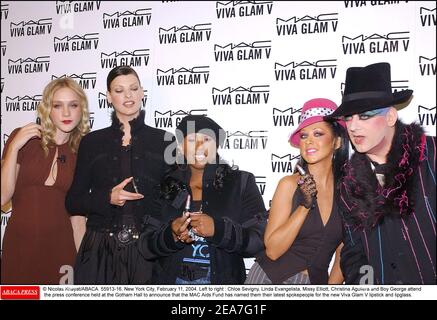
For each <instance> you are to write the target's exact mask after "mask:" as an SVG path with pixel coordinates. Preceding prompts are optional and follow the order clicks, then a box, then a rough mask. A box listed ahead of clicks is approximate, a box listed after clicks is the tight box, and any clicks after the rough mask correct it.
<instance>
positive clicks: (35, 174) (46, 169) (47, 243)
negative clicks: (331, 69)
mask: <svg viewBox="0 0 437 320" xmlns="http://www.w3.org/2000/svg"><path fill="white" fill-rule="evenodd" d="M38 118H39V119H40V120H41V123H40V124H37V123H29V124H27V125H26V126H24V127H22V128H17V129H15V130H14V131H13V132H12V133H11V136H10V137H9V139H8V141H7V143H6V145H5V148H4V150H3V157H2V164H1V205H2V206H3V205H4V204H6V203H8V202H9V201H10V200H12V208H13V209H12V210H13V212H12V215H11V218H10V219H9V222H8V225H7V228H6V232H5V236H4V240H3V253H2V261H1V270H2V271H1V281H2V284H59V283H60V279H61V277H63V275H64V273H65V270H68V267H67V269H66V267H63V266H73V264H74V260H75V256H76V252H77V249H78V247H79V244H80V242H81V239H82V237H83V234H84V232H85V217H82V216H72V217H70V216H69V215H68V213H67V211H66V209H65V205H64V202H65V195H66V193H67V191H68V188H69V187H70V184H71V182H72V179H73V173H74V168H75V165H76V153H77V149H78V147H79V142H80V140H81V138H82V137H83V136H84V135H85V134H87V133H88V132H89V114H88V101H87V98H86V96H85V93H84V91H83V90H82V88H81V87H80V86H79V85H78V84H77V82H75V81H74V80H72V79H69V78H61V79H56V80H53V81H51V82H50V83H49V84H48V85H47V86H46V87H45V89H44V92H43V97H42V101H41V103H40V104H39V106H38Z"/></svg>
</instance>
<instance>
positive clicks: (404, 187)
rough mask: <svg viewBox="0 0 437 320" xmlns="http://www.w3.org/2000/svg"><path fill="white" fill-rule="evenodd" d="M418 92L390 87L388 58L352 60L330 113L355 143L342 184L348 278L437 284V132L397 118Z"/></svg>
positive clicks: (344, 268) (343, 265)
mask: <svg viewBox="0 0 437 320" xmlns="http://www.w3.org/2000/svg"><path fill="white" fill-rule="evenodd" d="M412 93H413V92H412V90H404V91H400V92H394V93H392V88H391V76H390V64H388V63H376V64H372V65H369V66H366V67H363V68H359V67H353V68H349V69H348V70H347V72H346V83H345V90H344V96H343V99H342V103H341V105H340V107H339V108H338V109H337V110H336V111H335V112H334V113H332V114H331V115H330V116H329V118H332V117H334V118H337V119H341V120H343V121H345V122H346V125H347V129H348V133H349V137H350V140H351V142H352V145H353V147H354V149H355V151H356V152H355V154H354V155H353V156H352V157H351V159H350V161H349V162H348V164H347V165H346V168H345V176H344V177H343V179H342V182H341V184H340V201H339V203H340V204H341V205H342V214H343V218H344V227H345V238H344V247H343V250H342V253H341V268H342V272H343V274H344V277H345V282H346V283H347V284H404V285H407V284H436V218H435V212H436V189H435V187H436V182H435V152H436V148H435V137H429V136H426V135H425V134H424V131H423V129H422V128H421V127H420V126H419V125H418V124H415V123H412V124H408V125H407V124H404V123H402V122H401V121H400V120H399V119H398V112H397V110H399V109H401V108H403V107H405V106H406V105H407V104H408V103H409V102H410V101H411V98H412Z"/></svg>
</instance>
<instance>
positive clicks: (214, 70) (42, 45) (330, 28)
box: [1, 1, 436, 234]
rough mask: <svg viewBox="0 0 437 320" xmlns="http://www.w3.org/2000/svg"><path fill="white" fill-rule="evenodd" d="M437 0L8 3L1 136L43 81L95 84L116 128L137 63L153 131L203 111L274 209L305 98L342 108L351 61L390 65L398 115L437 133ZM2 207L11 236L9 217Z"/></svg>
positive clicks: (33, 102)
mask: <svg viewBox="0 0 437 320" xmlns="http://www.w3.org/2000/svg"><path fill="white" fill-rule="evenodd" d="M435 8H436V3H435V2H434V1H433V2H426V1H417V2H416V1H336V2H334V1H332V2H304V1H293V2H286V1H280V2H275V1H208V2H189V1H188V2H185V1H156V2H149V1H132V2H130V1H120V2H117V1H108V2H106V1H51V2H48V1H47V2H44V1H37V2H12V1H11V2H7V1H2V2H1V26H2V31H1V117H2V118H1V135H2V143H1V146H2V148H3V146H4V143H5V141H6V140H7V138H8V135H9V134H10V132H11V131H12V130H13V129H14V128H16V127H19V126H22V125H25V124H27V123H28V122H30V121H34V119H35V110H36V107H37V105H38V102H39V100H40V99H41V94H42V90H43V88H44V86H45V85H46V84H47V83H48V82H49V81H50V80H51V79H55V78H57V77H63V76H70V77H73V78H74V79H76V80H77V81H78V82H79V83H80V85H81V86H82V87H83V88H84V89H85V92H86V93H87V95H88V98H89V102H90V111H91V120H90V122H91V126H92V130H96V129H99V128H103V127H106V126H108V125H109V123H110V117H109V115H110V112H111V109H110V107H109V106H108V103H107V101H106V99H105V97H106V76H107V74H108V72H109V71H110V70H111V69H112V68H113V67H115V66H117V65H122V64H126V65H130V66H132V67H134V68H135V69H136V70H137V72H138V74H139V75H140V78H141V82H142V85H143V87H144V91H145V97H144V101H143V103H144V105H145V108H146V112H147V113H146V122H147V124H149V125H151V126H154V127H158V128H162V129H165V130H168V131H173V130H174V128H175V126H176V125H177V124H178V121H179V120H180V119H181V118H182V117H184V116H185V115H187V114H205V115H208V116H209V117H211V118H213V119H215V120H216V121H217V122H218V123H219V124H221V125H222V126H223V127H224V128H225V130H227V132H228V139H227V141H226V143H225V146H224V149H222V150H221V154H222V156H224V158H225V159H227V160H228V161H229V162H230V163H234V164H237V165H238V166H239V167H240V168H241V169H244V170H248V171H251V172H252V173H254V174H255V176H256V179H257V184H258V186H259V189H260V191H261V193H262V195H263V197H264V200H265V203H266V206H267V207H268V206H269V202H270V200H271V198H272V195H273V193H274V191H275V188H276V184H277V182H278V180H279V179H280V178H281V177H283V176H284V175H287V174H290V173H291V172H292V166H293V164H294V160H295V159H296V157H297V156H298V150H297V149H293V148H292V147H291V146H290V145H289V144H288V136H289V134H290V132H291V131H292V130H293V128H294V127H295V126H297V123H298V115H299V111H300V109H301V106H302V104H303V103H304V102H305V101H306V100H309V99H311V98H315V97H326V98H329V99H331V100H333V101H335V102H337V103H338V104H339V103H340V101H341V94H342V90H343V86H344V78H345V72H346V69H347V68H348V67H351V66H365V65H368V64H371V63H376V62H381V61H388V62H390V63H391V66H392V86H393V89H394V90H402V89H407V88H409V89H413V90H414V99H413V101H412V103H411V104H410V105H409V106H408V108H406V109H404V110H403V111H402V112H401V118H402V119H403V120H404V121H405V122H412V121H418V122H420V123H421V124H422V125H423V126H424V127H425V128H426V130H427V131H428V133H430V134H432V135H435V128H436V122H435V121H436V89H435V88H436V77H435V75H436V60H435V58H436V11H435ZM11 210H12V209H11V208H10V207H7V206H6V207H4V208H2V234H3V231H4V228H5V227H6V224H7V220H8V218H9V216H10V214H11Z"/></svg>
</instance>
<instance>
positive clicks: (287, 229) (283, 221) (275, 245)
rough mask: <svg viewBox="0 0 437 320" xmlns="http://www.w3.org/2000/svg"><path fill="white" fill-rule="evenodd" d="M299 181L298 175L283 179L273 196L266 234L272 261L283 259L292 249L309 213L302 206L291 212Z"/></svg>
mask: <svg viewBox="0 0 437 320" xmlns="http://www.w3.org/2000/svg"><path fill="white" fill-rule="evenodd" d="M298 179H299V175H298V174H294V175H290V176H286V177H284V178H282V179H281V180H280V181H279V183H278V186H277V187H276V191H275V194H274V195H273V199H272V206H271V208H270V214H269V221H268V223H267V227H266V232H265V234H264V244H265V246H266V254H267V256H268V257H269V258H270V259H272V260H276V259H278V258H279V257H281V256H282V255H283V254H284V253H285V252H286V251H287V250H288V249H289V248H290V247H291V245H292V244H293V242H294V240H295V239H296V237H297V235H298V234H299V231H300V229H301V227H302V225H303V223H304V221H305V219H306V216H307V214H308V212H309V209H307V208H305V207H304V206H302V205H301V206H298V207H297V209H296V210H295V211H294V212H291V206H292V199H293V196H294V193H295V192H296V188H297V180H298Z"/></svg>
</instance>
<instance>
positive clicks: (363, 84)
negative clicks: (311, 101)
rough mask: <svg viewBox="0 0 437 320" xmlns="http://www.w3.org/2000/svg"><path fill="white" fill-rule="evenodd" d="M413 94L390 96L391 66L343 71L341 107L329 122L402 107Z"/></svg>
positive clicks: (371, 66) (379, 65)
mask: <svg viewBox="0 0 437 320" xmlns="http://www.w3.org/2000/svg"><path fill="white" fill-rule="evenodd" d="M412 94H413V90H402V91H398V92H394V93H393V92H392V88H391V75H390V64H389V63H387V62H380V63H375V64H371V65H368V66H366V67H352V68H349V69H347V71H346V83H345V88H344V94H343V99H342V102H341V105H340V106H339V107H338V108H337V110H335V112H333V113H332V114H331V115H330V116H329V118H336V117H339V116H345V115H352V114H357V113H362V112H366V111H370V110H375V109H380V108H384V107H389V106H397V107H398V109H400V108H401V107H405V106H406V104H404V105H401V104H403V103H404V102H408V101H409V100H410V98H411V96H412Z"/></svg>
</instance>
